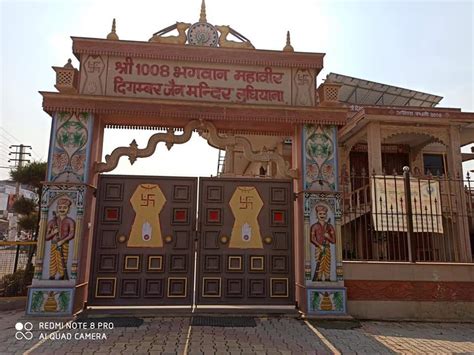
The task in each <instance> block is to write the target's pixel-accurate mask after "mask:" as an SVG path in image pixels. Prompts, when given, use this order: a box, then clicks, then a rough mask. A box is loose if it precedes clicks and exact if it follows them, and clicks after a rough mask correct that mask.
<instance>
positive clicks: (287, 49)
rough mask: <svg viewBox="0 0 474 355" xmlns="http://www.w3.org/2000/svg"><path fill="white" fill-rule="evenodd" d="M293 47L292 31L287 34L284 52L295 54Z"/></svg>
mask: <svg viewBox="0 0 474 355" xmlns="http://www.w3.org/2000/svg"><path fill="white" fill-rule="evenodd" d="M294 51H295V50H294V49H293V46H292V45H291V38H290V31H287V32H286V46H285V47H284V48H283V52H294Z"/></svg>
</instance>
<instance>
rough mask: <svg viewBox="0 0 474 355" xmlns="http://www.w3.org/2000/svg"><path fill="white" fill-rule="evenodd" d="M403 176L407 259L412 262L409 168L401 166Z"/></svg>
mask: <svg viewBox="0 0 474 355" xmlns="http://www.w3.org/2000/svg"><path fill="white" fill-rule="evenodd" d="M403 178H404V183H405V206H406V207H405V210H406V212H407V244H408V260H409V261H410V262H413V255H412V246H413V245H412V237H413V219H412V218H413V213H412V210H411V189H410V168H409V167H408V166H404V167H403Z"/></svg>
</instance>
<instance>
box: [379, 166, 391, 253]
mask: <svg viewBox="0 0 474 355" xmlns="http://www.w3.org/2000/svg"><path fill="white" fill-rule="evenodd" d="M383 187H384V194H385V222H386V228H385V230H384V232H383V233H382V240H381V241H380V249H381V252H382V258H383V259H384V260H387V253H386V250H387V248H386V244H387V243H388V233H389V228H390V224H389V221H388V199H387V175H386V174H385V173H384V174H383Z"/></svg>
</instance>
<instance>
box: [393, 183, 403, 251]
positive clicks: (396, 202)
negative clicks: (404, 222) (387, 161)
mask: <svg viewBox="0 0 474 355" xmlns="http://www.w3.org/2000/svg"><path fill="white" fill-rule="evenodd" d="M393 183H394V184H395V215H396V218H397V246H398V255H397V258H396V260H401V258H402V257H401V252H400V210H399V208H398V186H397V185H398V184H397V176H396V175H394V176H393ZM394 238H395V237H394Z"/></svg>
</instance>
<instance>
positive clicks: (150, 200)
mask: <svg viewBox="0 0 474 355" xmlns="http://www.w3.org/2000/svg"><path fill="white" fill-rule="evenodd" d="M140 206H153V207H155V194H142V196H141V204H140Z"/></svg>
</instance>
